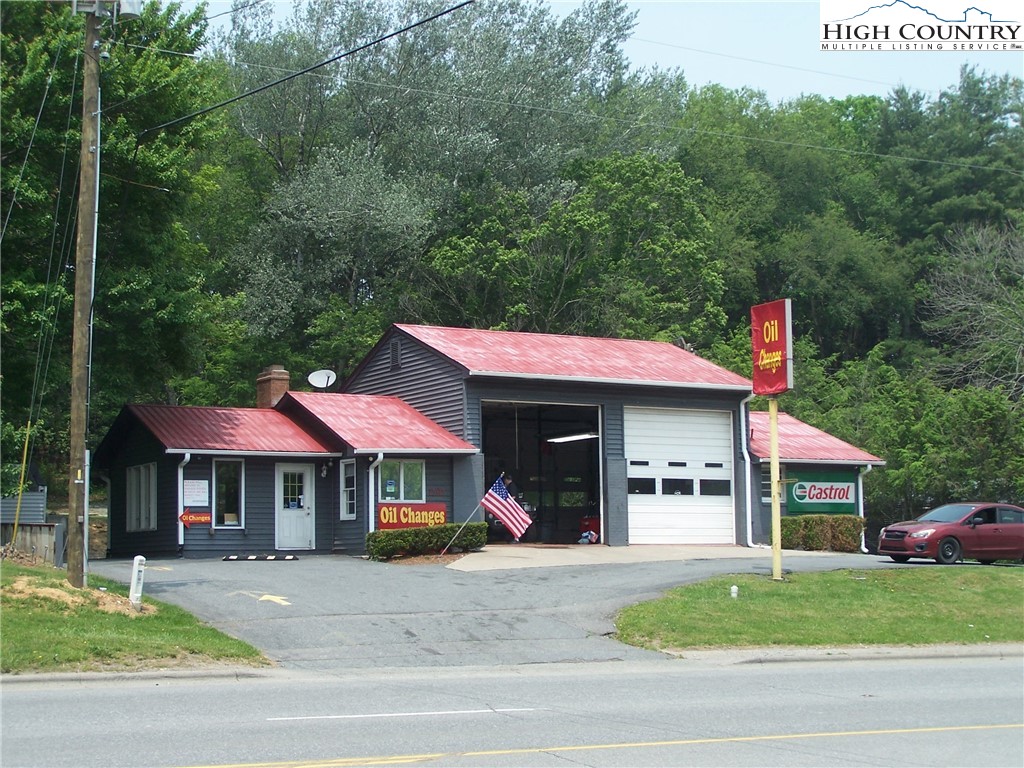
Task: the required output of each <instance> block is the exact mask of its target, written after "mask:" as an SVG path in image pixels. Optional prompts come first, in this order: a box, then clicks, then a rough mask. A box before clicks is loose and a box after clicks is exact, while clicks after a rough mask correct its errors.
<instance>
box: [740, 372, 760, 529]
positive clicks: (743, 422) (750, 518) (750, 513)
mask: <svg viewBox="0 0 1024 768" xmlns="http://www.w3.org/2000/svg"><path fill="white" fill-rule="evenodd" d="M753 399H754V393H753V392H751V393H750V394H749V395H747V396H746V397H745V398H743V400H741V401H740V427H741V428H742V432H743V434H742V436H741V437H740V448H741V449H742V450H743V461H744V463H745V465H746V466H745V467H744V473H743V474H744V477H745V479H746V482H745V483H744V485H745V486H746V495H747V502H746V503H747V546H748V547H759V546H761V545H760V544H755V543H754V510H753V509H752V507H751V506H750V505H751V498H752V492H751V487H750V486H751V480H750V475H751V473H752V472H753V466H752V465H751V461H750V429H749V427H748V426H747V425H748V424H749V421H748V420H747V406H748V405H749V403H750V401H751V400H753Z"/></svg>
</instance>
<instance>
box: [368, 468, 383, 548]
mask: <svg viewBox="0 0 1024 768" xmlns="http://www.w3.org/2000/svg"><path fill="white" fill-rule="evenodd" d="M382 461H384V452H383V451H381V452H380V453H378V454H377V458H375V459H374V460H373V461H372V462H370V468H369V469H368V470H367V471H366V472H367V477H368V478H369V483H368V485H367V487H366V519H367V521H368V528H367V530H368V531H369V532H370V533H373V531H374V529H375V528H376V526H377V516H376V515H375V514H374V513H373V471H374V470H375V469H377V467H379V466H380V463H381V462H382Z"/></svg>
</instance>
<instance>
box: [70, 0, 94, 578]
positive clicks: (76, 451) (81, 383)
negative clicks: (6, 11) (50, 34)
mask: <svg viewBox="0 0 1024 768" xmlns="http://www.w3.org/2000/svg"><path fill="white" fill-rule="evenodd" d="M97 4H98V3H97ZM99 54H100V37H99V19H98V18H97V16H96V13H95V12H94V11H90V12H88V13H86V15H85V55H84V67H83V81H82V150H81V159H80V161H79V181H78V238H77V241H76V246H75V314H74V326H73V329H72V342H71V427H70V442H71V462H70V464H71V471H70V478H69V481H68V548H67V551H68V557H67V564H68V581H69V582H71V585H72V586H75V587H82V586H84V584H85V575H84V573H85V572H84V564H85V536H86V532H85V513H86V504H87V495H88V493H89V486H88V454H87V453H86V451H87V448H86V433H87V431H88V426H89V425H88V417H89V378H90V377H89V366H90V356H91V355H90V352H91V346H92V302H93V293H94V273H95V269H96V264H95V259H96V211H97V206H98V205H99V153H100V144H99V121H100V114H99V103H100V64H99Z"/></svg>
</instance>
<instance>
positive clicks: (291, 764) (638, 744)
mask: <svg viewBox="0 0 1024 768" xmlns="http://www.w3.org/2000/svg"><path fill="white" fill-rule="evenodd" d="M1008 728H1020V729H1024V723H1005V724H996V725H953V726H934V727H928V728H884V729H878V730H870V731H824V732H821V733H778V734H770V735H767V736H720V737H714V738H703V739H672V740H668V741H633V742H619V743H615V744H583V745H575V746H560V747H520V748H516V749H488V750H478V751H474V752H436V753H430V754H422V755H380V756H376V757H344V758H333V759H332V758H328V759H325V760H294V761H286V762H281V763H232V764H230V765H223V764H221V765H208V766H191V767H190V768H341V767H342V766H347V765H401V764H404V763H418V762H426V761H428V760H438V759H441V758H459V757H488V756H496V755H533V754H539V753H544V752H548V753H550V752H583V751H587V750H599V749H643V748H650V747H682V746H692V745H697V744H739V743H744V742H752V741H784V740H791V739H836V738H846V737H850V736H897V735H905V734H911V733H955V732H958V731H989V730H1004V729H1008Z"/></svg>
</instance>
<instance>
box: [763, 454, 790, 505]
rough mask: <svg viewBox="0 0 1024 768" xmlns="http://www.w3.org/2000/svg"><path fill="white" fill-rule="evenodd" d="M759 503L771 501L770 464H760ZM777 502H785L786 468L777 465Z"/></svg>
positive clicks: (769, 502)
mask: <svg viewBox="0 0 1024 768" xmlns="http://www.w3.org/2000/svg"><path fill="white" fill-rule="evenodd" d="M761 503H763V504H771V503H772V465H771V464H762V465H761ZM779 503H780V504H785V503H786V468H785V467H782V466H780V467H779Z"/></svg>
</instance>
